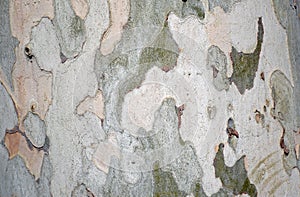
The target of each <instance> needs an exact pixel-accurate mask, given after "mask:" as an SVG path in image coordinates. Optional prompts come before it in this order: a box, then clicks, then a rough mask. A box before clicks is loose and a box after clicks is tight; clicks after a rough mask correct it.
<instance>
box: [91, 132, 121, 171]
mask: <svg viewBox="0 0 300 197" xmlns="http://www.w3.org/2000/svg"><path fill="white" fill-rule="evenodd" d="M112 156H115V157H117V158H119V157H120V150H119V148H118V145H117V142H116V136H115V135H110V136H109V137H108V140H107V141H105V142H101V143H100V144H99V146H98V148H97V150H96V152H95V154H94V156H93V162H94V164H95V165H96V167H97V168H98V169H100V170H101V171H103V172H105V173H108V170H109V164H110V160H111V157H112Z"/></svg>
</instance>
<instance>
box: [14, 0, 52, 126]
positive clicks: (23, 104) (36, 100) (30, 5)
mask: <svg viewBox="0 0 300 197" xmlns="http://www.w3.org/2000/svg"><path fill="white" fill-rule="evenodd" d="M9 13H10V19H11V29H12V35H14V36H15V37H16V38H17V39H18V40H19V42H20V43H19V45H18V46H17V47H16V63H15V65H14V70H13V73H12V77H13V85H14V92H13V95H14V96H15V97H14V101H15V103H16V105H17V106H16V107H17V111H18V119H19V120H20V122H22V120H23V118H24V117H25V115H26V114H27V112H28V111H29V110H34V112H35V113H37V114H38V115H39V116H40V117H41V119H44V117H45V113H46V111H47V110H48V106H49V104H50V103H51V84H52V75H51V74H50V73H48V72H45V71H42V70H41V69H40V68H39V67H38V66H37V64H36V61H35V60H34V58H33V57H32V59H31V60H29V59H28V56H27V55H25V52H24V50H25V48H26V44H27V43H28V42H29V40H30V34H31V30H32V27H33V26H35V25H37V24H38V23H39V21H40V20H41V18H43V17H48V18H49V19H53V17H54V8H53V4H52V0H44V1H35V0H29V1H26V2H24V1H16V0H13V1H11V3H10V12H9ZM21 124H22V123H21ZM20 129H21V130H23V129H24V128H23V125H20Z"/></svg>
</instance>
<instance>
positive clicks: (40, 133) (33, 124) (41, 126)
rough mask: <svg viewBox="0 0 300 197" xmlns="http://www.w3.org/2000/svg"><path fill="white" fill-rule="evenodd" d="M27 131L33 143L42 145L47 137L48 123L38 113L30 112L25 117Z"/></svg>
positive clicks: (37, 145)
mask: <svg viewBox="0 0 300 197" xmlns="http://www.w3.org/2000/svg"><path fill="white" fill-rule="evenodd" d="M24 126H25V133H26V135H27V137H28V138H29V139H30V141H31V143H32V144H33V145H34V146H36V147H42V146H43V145H44V144H45V139H46V125H45V122H44V121H43V120H41V119H40V117H39V116H38V115H37V114H33V113H32V112H28V114H27V116H26V117H25V119H24Z"/></svg>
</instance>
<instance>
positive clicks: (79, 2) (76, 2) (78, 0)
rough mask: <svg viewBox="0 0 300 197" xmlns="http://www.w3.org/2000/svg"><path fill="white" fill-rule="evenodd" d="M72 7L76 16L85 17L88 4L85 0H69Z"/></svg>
mask: <svg viewBox="0 0 300 197" xmlns="http://www.w3.org/2000/svg"><path fill="white" fill-rule="evenodd" d="M71 4H72V8H73V10H74V12H75V14H76V15H77V16H79V17H80V18H81V19H85V17H86V15H87V14H88V12H89V4H88V2H87V0H71Z"/></svg>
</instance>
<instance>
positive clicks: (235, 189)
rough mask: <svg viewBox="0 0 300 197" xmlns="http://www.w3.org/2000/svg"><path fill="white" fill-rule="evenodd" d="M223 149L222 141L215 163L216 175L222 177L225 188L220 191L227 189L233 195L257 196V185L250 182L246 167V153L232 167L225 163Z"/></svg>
mask: <svg viewBox="0 0 300 197" xmlns="http://www.w3.org/2000/svg"><path fill="white" fill-rule="evenodd" d="M223 149H224V144H222V143H221V144H220V145H219V150H218V152H217V154H216V157H215V159H214V164H213V165H214V167H215V175H216V177H217V178H220V179H221V182H222V185H223V190H220V191H219V192H221V193H224V191H227V192H226V193H228V192H229V193H231V194H233V195H238V194H248V195H250V196H257V190H256V187H255V185H254V184H251V183H250V180H249V178H248V175H247V170H246V169H245V161H244V159H245V155H244V156H242V157H241V158H240V159H239V160H238V161H237V162H236V163H235V164H234V165H233V166H232V167H228V166H226V165H225V161H224V154H223ZM217 194H218V193H217ZM217 194H216V195H217Z"/></svg>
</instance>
